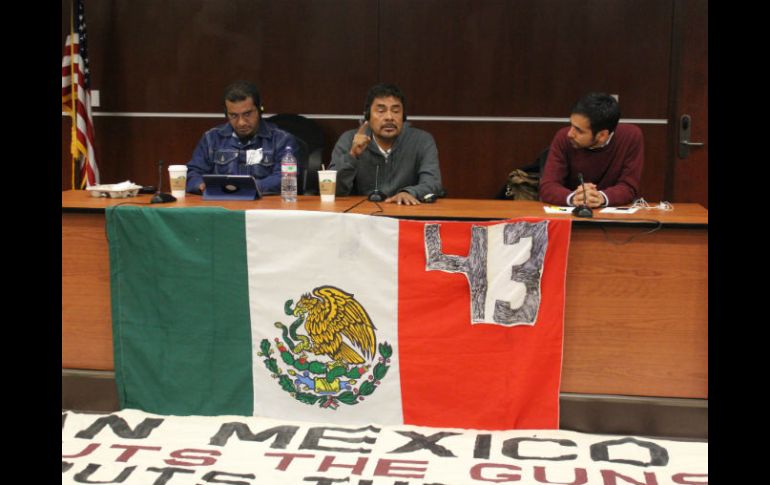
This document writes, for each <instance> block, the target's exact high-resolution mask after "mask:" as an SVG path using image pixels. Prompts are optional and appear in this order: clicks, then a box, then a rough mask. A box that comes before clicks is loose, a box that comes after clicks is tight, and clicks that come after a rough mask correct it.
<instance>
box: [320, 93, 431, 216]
mask: <svg viewBox="0 0 770 485" xmlns="http://www.w3.org/2000/svg"><path fill="white" fill-rule="evenodd" d="M364 119H365V121H364V123H363V124H362V125H361V126H360V127H359V128H358V130H349V131H347V132H345V133H343V134H342V136H341V137H340V139H339V140H338V141H337V144H336V145H335V146H334V150H333V151H332V162H331V165H330V169H331V170H336V171H337V195H350V194H360V195H368V196H369V199H370V200H374V201H380V200H384V201H385V202H389V203H395V204H406V205H416V204H419V203H420V202H421V201H427V200H429V199H426V196H430V195H431V194H432V196H433V197H435V196H437V195H440V194H441V193H442V192H443V189H442V188H441V171H440V170H439V165H438V149H437V148H436V142H435V141H434V140H433V137H432V136H431V135H430V134H429V133H428V132H425V131H423V130H419V129H417V128H413V127H412V126H410V124H409V123H407V122H406V103H405V102H404V94H403V93H402V92H401V90H400V89H399V88H398V87H397V86H395V85H393V84H378V85H376V86H374V87H372V88H371V89H370V90H369V93H368V94H367V97H366V104H365V108H364Z"/></svg>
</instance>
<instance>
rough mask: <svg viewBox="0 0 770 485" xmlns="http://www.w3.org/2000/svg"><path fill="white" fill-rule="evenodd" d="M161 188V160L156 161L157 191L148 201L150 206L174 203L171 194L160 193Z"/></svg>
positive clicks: (174, 199)
mask: <svg viewBox="0 0 770 485" xmlns="http://www.w3.org/2000/svg"><path fill="white" fill-rule="evenodd" d="M162 188H163V160H158V191H157V192H155V195H153V196H152V199H150V204H165V203H166V202H176V197H174V196H173V195H171V194H164V193H163V192H161V189H162Z"/></svg>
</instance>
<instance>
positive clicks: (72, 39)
mask: <svg viewBox="0 0 770 485" xmlns="http://www.w3.org/2000/svg"><path fill="white" fill-rule="evenodd" d="M72 1H73V0H70V87H71V88H70V93H71V96H70V100H71V102H72V109H71V110H70V121H71V124H70V125H71V130H70V137H71V138H70V157H71V158H72V185H71V188H72V190H75V169H76V165H75V152H73V150H72V147H74V146H75V143H77V132H76V130H77V126H76V125H77V106H76V101H77V86H76V85H75V13H74V7H73V6H72Z"/></svg>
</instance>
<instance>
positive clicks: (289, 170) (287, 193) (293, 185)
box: [281, 147, 297, 202]
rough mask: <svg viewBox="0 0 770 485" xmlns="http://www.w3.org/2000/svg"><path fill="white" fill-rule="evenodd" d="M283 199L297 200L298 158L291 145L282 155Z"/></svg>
mask: <svg viewBox="0 0 770 485" xmlns="http://www.w3.org/2000/svg"><path fill="white" fill-rule="evenodd" d="M281 199H283V200H284V201H286V202H295V201H296V200H297V159H296V157H294V152H293V151H292V149H291V147H286V150H285V151H284V152H283V156H282V157H281Z"/></svg>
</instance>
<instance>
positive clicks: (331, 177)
mask: <svg viewBox="0 0 770 485" xmlns="http://www.w3.org/2000/svg"><path fill="white" fill-rule="evenodd" d="M318 191H319V192H320V193H321V202H334V194H335V193H336V192H337V171H336V170H319V171H318Z"/></svg>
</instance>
